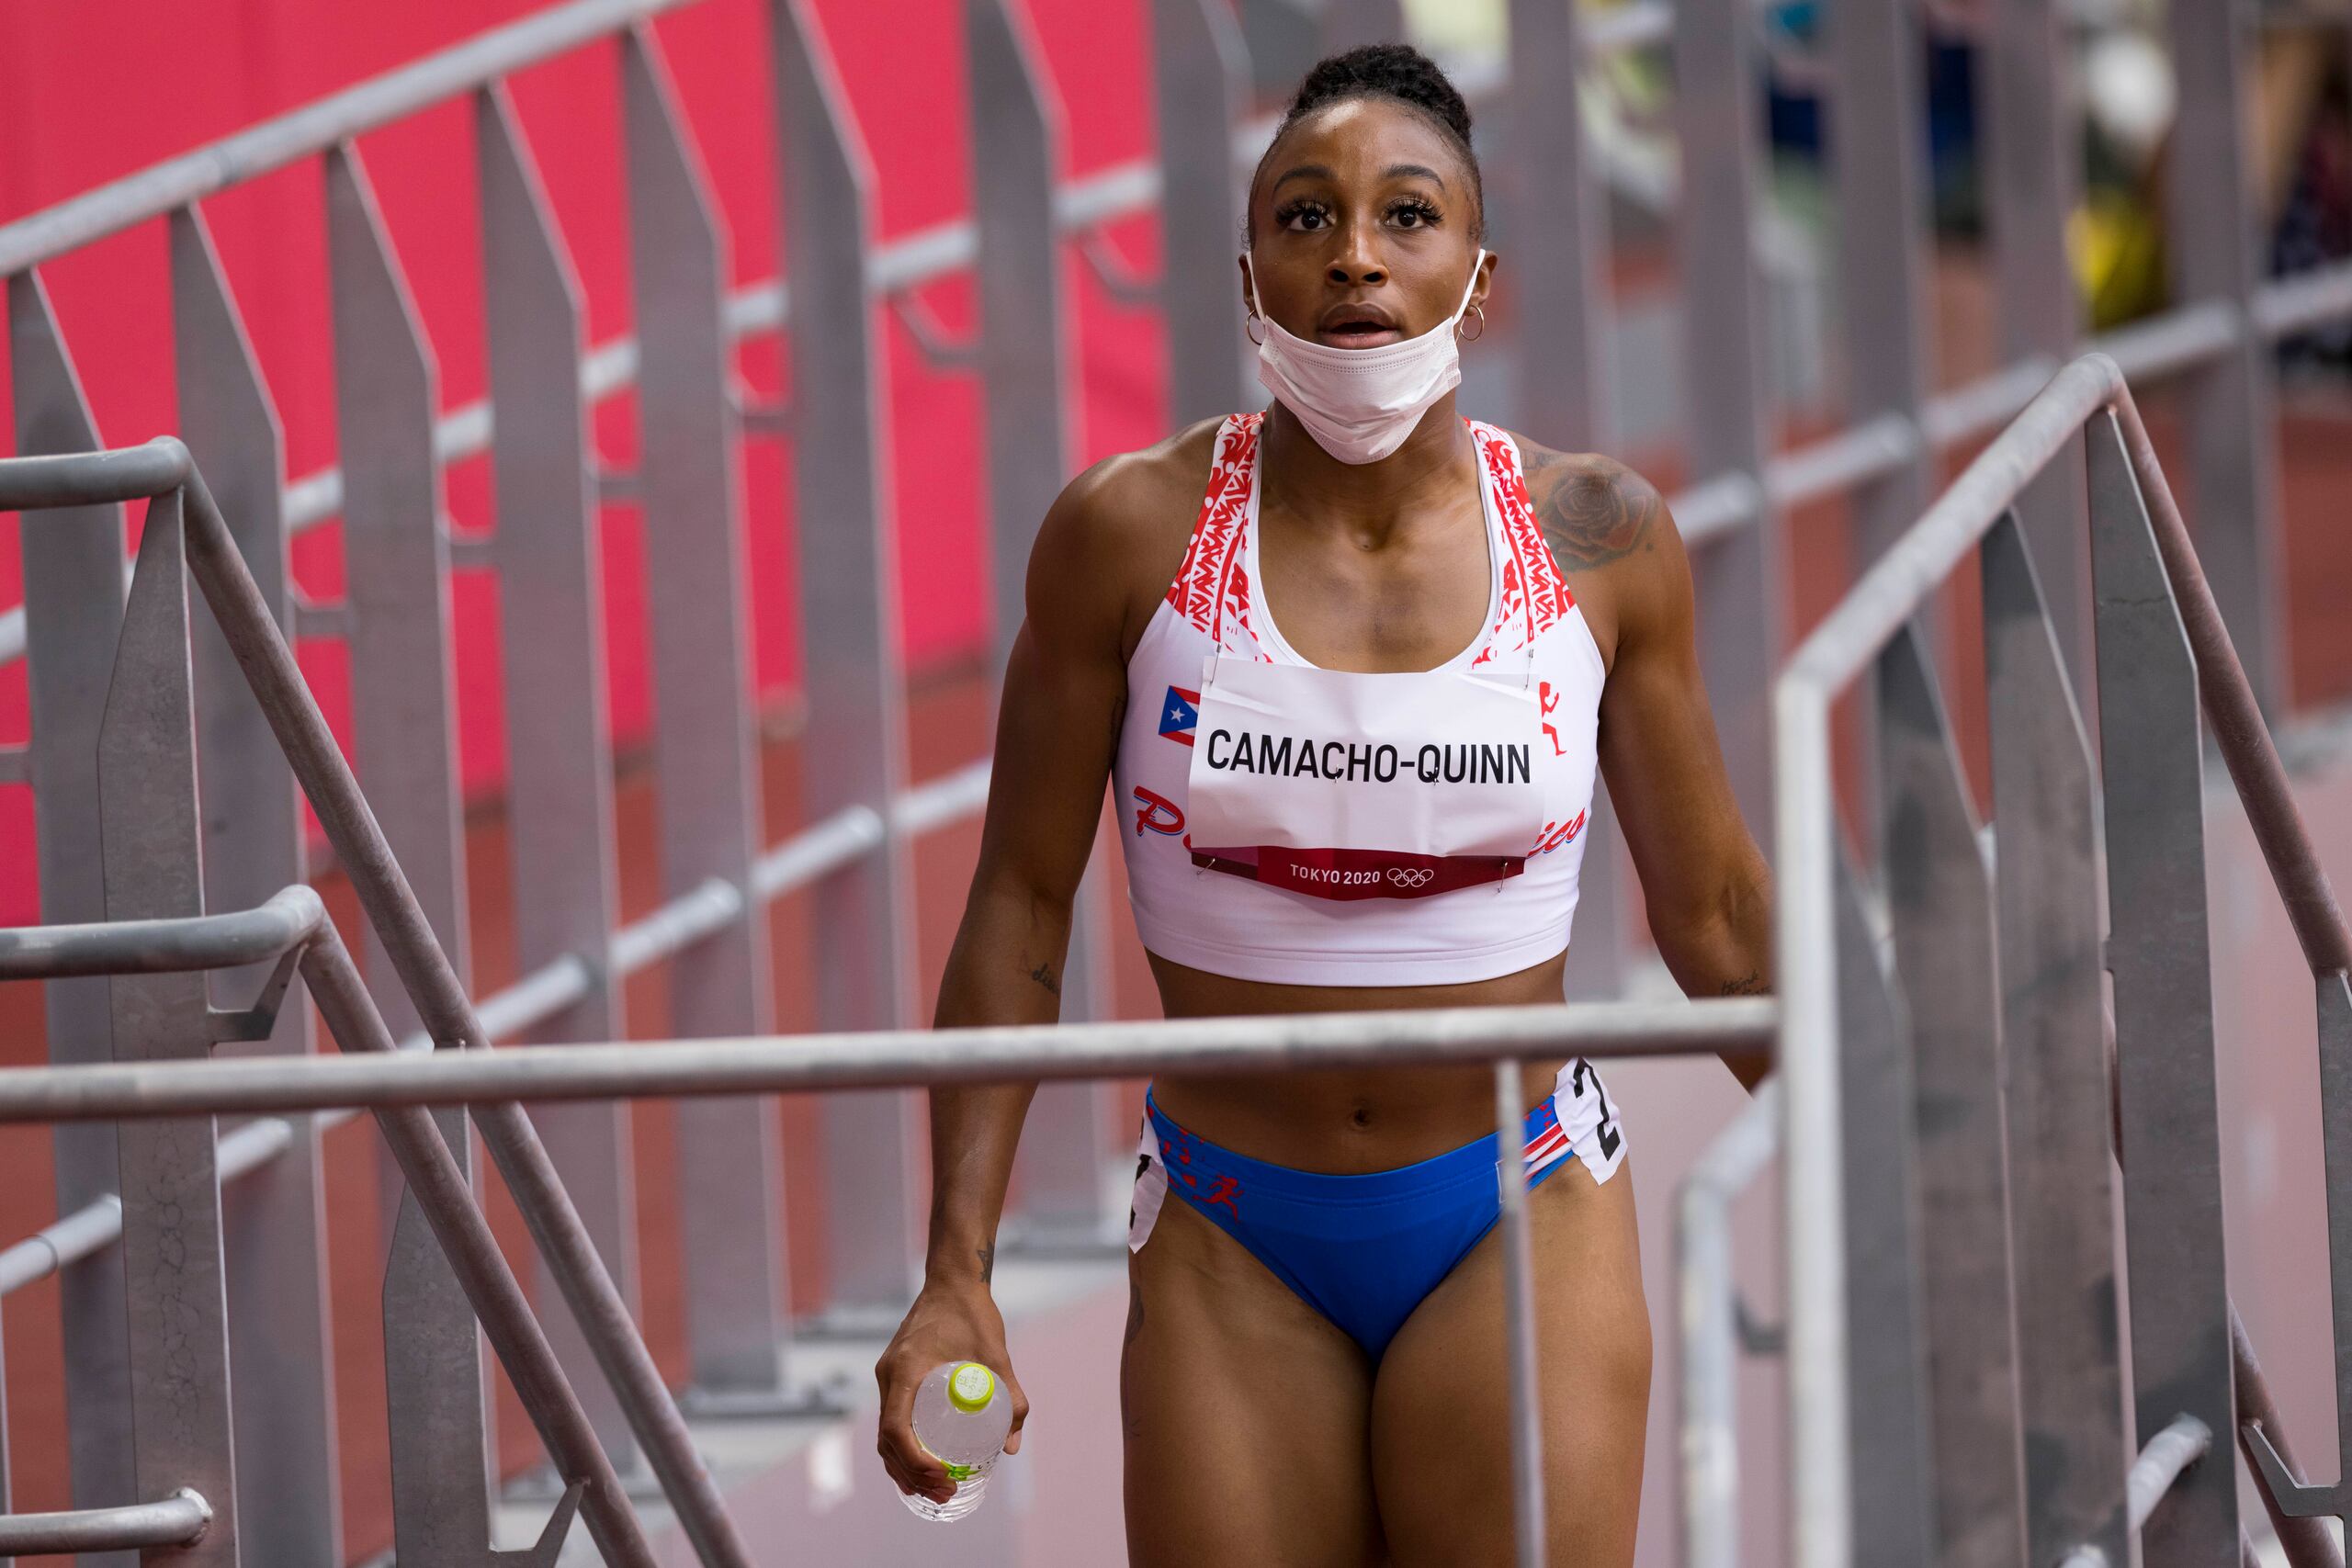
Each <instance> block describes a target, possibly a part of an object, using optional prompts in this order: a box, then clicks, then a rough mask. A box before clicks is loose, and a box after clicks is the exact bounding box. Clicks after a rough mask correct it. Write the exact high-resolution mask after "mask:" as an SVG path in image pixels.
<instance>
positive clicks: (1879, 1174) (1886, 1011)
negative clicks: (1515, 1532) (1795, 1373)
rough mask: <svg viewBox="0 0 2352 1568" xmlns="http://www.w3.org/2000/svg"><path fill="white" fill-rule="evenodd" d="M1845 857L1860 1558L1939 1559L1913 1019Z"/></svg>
mask: <svg viewBox="0 0 2352 1568" xmlns="http://www.w3.org/2000/svg"><path fill="white" fill-rule="evenodd" d="M1836 865H1837V870H1836V875H1837V899H1838V1073H1839V1080H1840V1081H1839V1097H1838V1098H1839V1106H1840V1114H1841V1117H1842V1120H1843V1124H1844V1128H1845V1136H1844V1140H1843V1141H1844V1144H1845V1149H1846V1158H1845V1193H1844V1204H1843V1211H1842V1212H1843V1213H1844V1214H1845V1216H1846V1248H1847V1253H1846V1257H1847V1262H1846V1321H1847V1323H1848V1324H1849V1325H1850V1338H1849V1349H1848V1381H1847V1404H1846V1411H1847V1415H1846V1421H1847V1427H1848V1429H1849V1431H1851V1432H1852V1433H1853V1435H1854V1437H1853V1442H1854V1484H1853V1516H1852V1517H1853V1532H1854V1556H1855V1561H1857V1562H1918V1563H1927V1562H1934V1561H1936V1551H1935V1548H1936V1529H1935V1526H1936V1502H1935V1490H1934V1485H1933V1482H1932V1475H1933V1471H1934V1459H1933V1456H1932V1455H1931V1454H1930V1452H1929V1430H1928V1411H1929V1407H1930V1400H1929V1391H1928V1312H1927V1303H1926V1302H1925V1301H1924V1300H1923V1296H1924V1293H1925V1291H1926V1286H1927V1280H1926V1274H1925V1270H1924V1269H1923V1268H1922V1258H1923V1256H1924V1254H1925V1252H1926V1248H1927V1237H1926V1236H1925V1235H1923V1234H1922V1204H1921V1201H1920V1190H1919V1185H1920V1183H1919V1137H1918V1134H1917V1130H1916V1129H1915V1126H1914V1123H1913V1117H1914V1114H1915V1111H1914V1107H1915V1106H1916V1105H1917V1078H1916V1076H1915V1074H1914V1072H1913V1069H1912V1039H1913V1035H1912V1025H1911V1019H1910V1015H1909V1012H1908V1010H1907V1009H1906V1007H1905V1000H1904V998H1903V996H1902V993H1901V988H1900V987H1899V986H1898V985H1897V984H1896V981H1895V979H1894V976H1891V975H1889V974H1888V973H1887V967H1886V962H1885V960H1884V958H1883V956H1882V955H1881V953H1880V951H1879V945H1878V942H1877V939H1876V937H1875V936H1874V935H1873V934H1872V932H1871V928H1870V923H1869V921H1868V919H1866V917H1865V916H1864V914H1863V912H1862V898H1861V889H1860V886H1859V884H1858V882H1857V880H1856V878H1855V875H1854V870H1853V866H1852V864H1851V863H1849V860H1848V858H1847V856H1846V852H1845V846H1844V845H1843V844H1842V843H1840V844H1839V845H1838V850H1837V855H1836ZM1693 1568H1697V1564H1696V1563H1694V1564H1693Z"/></svg>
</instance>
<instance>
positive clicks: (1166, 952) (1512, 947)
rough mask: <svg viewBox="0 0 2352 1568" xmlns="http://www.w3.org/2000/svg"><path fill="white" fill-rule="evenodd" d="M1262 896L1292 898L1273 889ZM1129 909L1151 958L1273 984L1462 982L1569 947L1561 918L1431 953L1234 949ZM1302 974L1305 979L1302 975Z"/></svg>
mask: <svg viewBox="0 0 2352 1568" xmlns="http://www.w3.org/2000/svg"><path fill="white" fill-rule="evenodd" d="M1209 874H1210V875H1214V874H1215V873H1213V872H1212V873H1209ZM1244 886H1246V884H1245V885H1244ZM1472 891H1473V892H1474V893H1475V891H1476V890H1475V889H1474V890H1472ZM1269 896H1270V897H1276V898H1288V897H1295V895H1293V894H1288V893H1280V892H1273V893H1270V895H1269ZM1135 914H1136V935H1137V936H1139V937H1140V938H1141V939H1142V940H1143V945H1144V951H1145V952H1147V953H1150V954H1152V956H1154V957H1156V958H1164V959H1166V960H1167V961H1168V962H1169V963H1170V964H1182V965H1183V966H1184V967H1185V968H1187V969H1198V970H1201V971H1203V972H1204V973H1205V974H1210V975H1222V976H1225V977H1227V979H1232V980H1253V981H1259V982H1262V983H1264V984H1266V985H1272V986H1310V985H1311V986H1459V985H1468V984H1471V983H1473V982H1475V981H1478V980H1496V979H1500V978H1501V977H1502V976H1505V975H1516V974H1518V973H1519V972H1520V971H1521V970H1522V969H1532V968H1534V967H1535V966H1536V965H1537V964H1543V963H1547V962H1549V961H1550V960H1552V959H1555V958H1557V957H1558V956H1559V955H1560V954H1561V953H1566V951H1567V950H1568V920H1567V919H1566V918H1565V917H1564V918H1563V919H1560V920H1558V921H1556V922H1555V923H1554V924H1552V925H1551V926H1549V927H1547V928H1546V929H1544V930H1540V931H1535V932H1533V933H1532V935H1528V936H1522V937H1514V938H1511V939H1510V940H1508V941H1504V942H1494V943H1491V944H1489V945H1487V946H1485V947H1454V948H1447V949H1446V950H1444V951H1443V952H1437V953H1432V952H1430V951H1428V950H1427V949H1422V950H1419V951H1414V952H1407V953H1363V952H1348V951H1337V950H1334V949H1330V948H1321V947H1317V948H1302V949H1298V950H1296V951H1291V950H1285V949H1283V948H1276V947H1267V946H1265V945H1263V944H1259V943H1253V944H1252V945H1250V946H1249V947H1235V946H1232V945H1230V944H1228V943H1226V942H1215V941H1212V940H1210V939H1209V938H1206V937H1204V936H1202V935H1200V934H1199V933H1198V932H1196V931H1192V930H1190V929H1189V928H1187V927H1183V926H1179V925H1176V924H1173V923H1171V922H1170V921H1167V920H1161V919H1154V918H1153V917H1151V916H1150V915H1148V914H1146V913H1145V912H1144V910H1143V908H1141V907H1140V906H1138V907H1137V908H1136V912H1135ZM1309 975H1311V976H1313V977H1312V978H1311V979H1310V978H1303V977H1302V976H1309Z"/></svg>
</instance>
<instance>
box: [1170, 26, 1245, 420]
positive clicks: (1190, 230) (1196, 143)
mask: <svg viewBox="0 0 2352 1568" xmlns="http://www.w3.org/2000/svg"><path fill="white" fill-rule="evenodd" d="M1151 52H1152V85H1153V86H1154V88H1155V90H1156V92H1157V96H1158V106H1159V118H1158V121H1157V124H1158V126H1159V278H1160V282H1159V299H1160V310H1161V312H1162V313H1163V315H1164V316H1165V317H1166V320H1167V327H1168V412H1169V415H1170V418H1171V419H1172V420H1173V421H1174V423H1177V424H1178V425H1186V424H1191V423H1194V422H1196V421H1199V420H1204V419H1220V418H1223V417H1224V416H1225V415H1227V414H1229V413H1234V412H1238V411H1240V410H1242V409H1246V408H1248V407H1250V405H1251V403H1253V402H1254V401H1256V400H1257V398H1256V386H1257V383H1256V381H1255V379H1254V378H1252V377H1251V376H1250V372H1249V370H1248V368H1247V366H1248V363H1249V361H1248V358H1247V354H1248V349H1249V339H1248V338H1247V337H1246V336H1245V335H1244V333H1243V332H1242V324H1243V323H1242V317H1243V306H1242V300H1241V277H1240V269H1239V268H1238V267H1237V266H1235V265H1234V253H1235V252H1236V251H1237V250H1238V248H1239V246H1240V244H1241V185H1240V180H1239V178H1238V175H1237V173H1236V171H1235V169H1234V166H1233V132H1234V128H1235V127H1236V126H1238V125H1239V124H1240V123H1241V117H1242V115H1243V114H1244V113H1246V112H1247V110H1248V107H1249V103H1250V52H1249V47H1248V45H1247V44H1245V43H1244V42H1243V41H1242V38H1241V25H1240V23H1239V22H1238V21H1236V20H1235V19H1234V15H1233V7H1232V6H1229V5H1227V0H1151Z"/></svg>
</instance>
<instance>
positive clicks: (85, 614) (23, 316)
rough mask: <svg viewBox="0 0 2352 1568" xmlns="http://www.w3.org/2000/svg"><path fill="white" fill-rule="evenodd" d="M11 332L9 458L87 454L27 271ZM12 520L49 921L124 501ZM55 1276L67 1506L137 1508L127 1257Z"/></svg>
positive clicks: (51, 331) (100, 989) (98, 1128)
mask: <svg viewBox="0 0 2352 1568" xmlns="http://www.w3.org/2000/svg"><path fill="white" fill-rule="evenodd" d="M8 329H9V330H8V340H9V341H8V347H9V368H10V378H11V389H12V392H13V396H14V400H15V403H16V423H17V454H18V455H19V456H20V457H37V456H40V455H44V454H49V453H58V452H89V451H95V450H96V449H97V446H98V432H97V427H96V423H95V422H94V421H93V420H92V418H91V416H90V408H89V403H88V402H87V400H85V399H84V397H83V396H82V385H81V381H80V378H78V377H77V376H76V375H75V374H74V365H73V361H72V360H71V359H70V358H69V357H68V356H67V355H66V352H65V344H64V340H63V339H62V337H61V336H60V335H59V333H58V327H57V318H56V315H55V314H54V313H53V312H52V311H51V309H50V304H49V295H48V292H47V290H45V289H44V288H42V287H41V282H40V276H39V275H38V274H36V273H31V272H24V273H18V274H17V275H16V276H12V277H10V278H9V279H8ZM19 528H20V535H19V539H20V547H21V549H22V552H23V558H24V570H25V653H26V660H27V665H28V668H27V671H26V674H27V684H28V691H29V694H30V697H31V706H32V759H31V761H32V769H31V777H32V786H33V812H34V823H35V828H36V831H37V836H38V854H39V859H40V918H41V919H42V920H43V921H45V922H48V923H50V924H57V925H62V924H69V923H82V922H86V921H90V920H99V919H105V918H106V881H105V876H104V874H103V871H102V869H101V867H100V864H99V853H100V852H99V832H98V789H97V775H96V768H97V756H98V747H97V740H98V720H99V716H100V714H101V713H102V711H103V710H104V707H105V704H106V694H107V679H108V677H109V675H110V674H111V673H112V671H113V668H114V655H115V639H116V637H117V636H118V635H119V633H120V631H121V629H122V508H120V507H119V506H78V507H66V508H60V509H58V510H55V511H50V512H41V513H28V514H26V515H25V516H24V518H23V519H22V521H21V523H20V525H19ZM42 994H43V998H44V1000H45V1002H46V1004H47V1012H48V1024H49V1053H50V1059H51V1061H54V1062H57V1063H60V1064H64V1063H72V1062H107V1061H111V1060H113V1059H114V1046H113V1032H112V1031H113V1025H112V1023H111V1021H110V1018H111V1006H110V1003H109V1002H108V999H107V982H106V981H104V980H102V979H78V980H51V981H49V982H47V983H46V984H45V985H44V986H43V987H42ZM51 1136H52V1137H53V1138H54V1140H55V1145H54V1146H55V1148H56V1167H55V1168H56V1179H57V1208H58V1212H59V1213H72V1212H73V1211H74V1210H76V1209H79V1208H81V1207H83V1206H84V1205H85V1204H88V1203H92V1202H95V1201H97V1200H98V1199H100V1198H102V1197H106V1196H108V1195H110V1194H112V1193H114V1192H116V1191H119V1187H118V1185H117V1184H118V1182H119V1179H120V1173H119V1168H118V1167H117V1164H116V1156H115V1130H114V1127H113V1125H112V1124H111V1123H108V1122H91V1123H89V1124H87V1125H81V1126H61V1127H58V1128H55V1129H53V1131H52V1134H51ZM59 1284H60V1287H61V1289H60V1308H61V1310H60V1318H61V1321H62V1325H63V1332H64V1347H65V1401H66V1440H67V1443H68V1445H69V1450H70V1454H71V1461H72V1469H73V1477H74V1506H77V1507H84V1508H95V1507H106V1506H113V1505H118V1504H123V1503H130V1502H134V1501H136V1500H137V1497H136V1494H135V1482H134V1478H133V1476H132V1474H131V1461H130V1363H129V1361H128V1359H126V1357H125V1354H124V1349H123V1328H124V1322H125V1318H124V1314H125V1312H126V1310H127V1308H126V1305H125V1302H124V1286H123V1273H122V1254H121V1252H120V1251H119V1249H117V1248H114V1247H107V1248H106V1249H105V1250H103V1251H100V1252H98V1253H96V1254H94V1255H93V1256H91V1257H89V1258H84V1259H83V1260H82V1261H81V1262H79V1263H74V1264H70V1265H68V1266H67V1267H66V1268H65V1269H62V1270H61V1271H60V1273H59ZM82 1561H83V1568H129V1564H130V1561H131V1559H130V1553H128V1552H107V1553H85V1555H84V1557H83V1560H82Z"/></svg>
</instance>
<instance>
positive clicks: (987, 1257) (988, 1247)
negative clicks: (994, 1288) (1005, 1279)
mask: <svg viewBox="0 0 2352 1568" xmlns="http://www.w3.org/2000/svg"><path fill="white" fill-rule="evenodd" d="M979 1258H980V1283H981V1284H983V1285H986V1284H989V1283H991V1282H993V1281H994V1280H995V1279H996V1243H994V1242H992V1241H984V1242H982V1243H980V1247H979Z"/></svg>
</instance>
